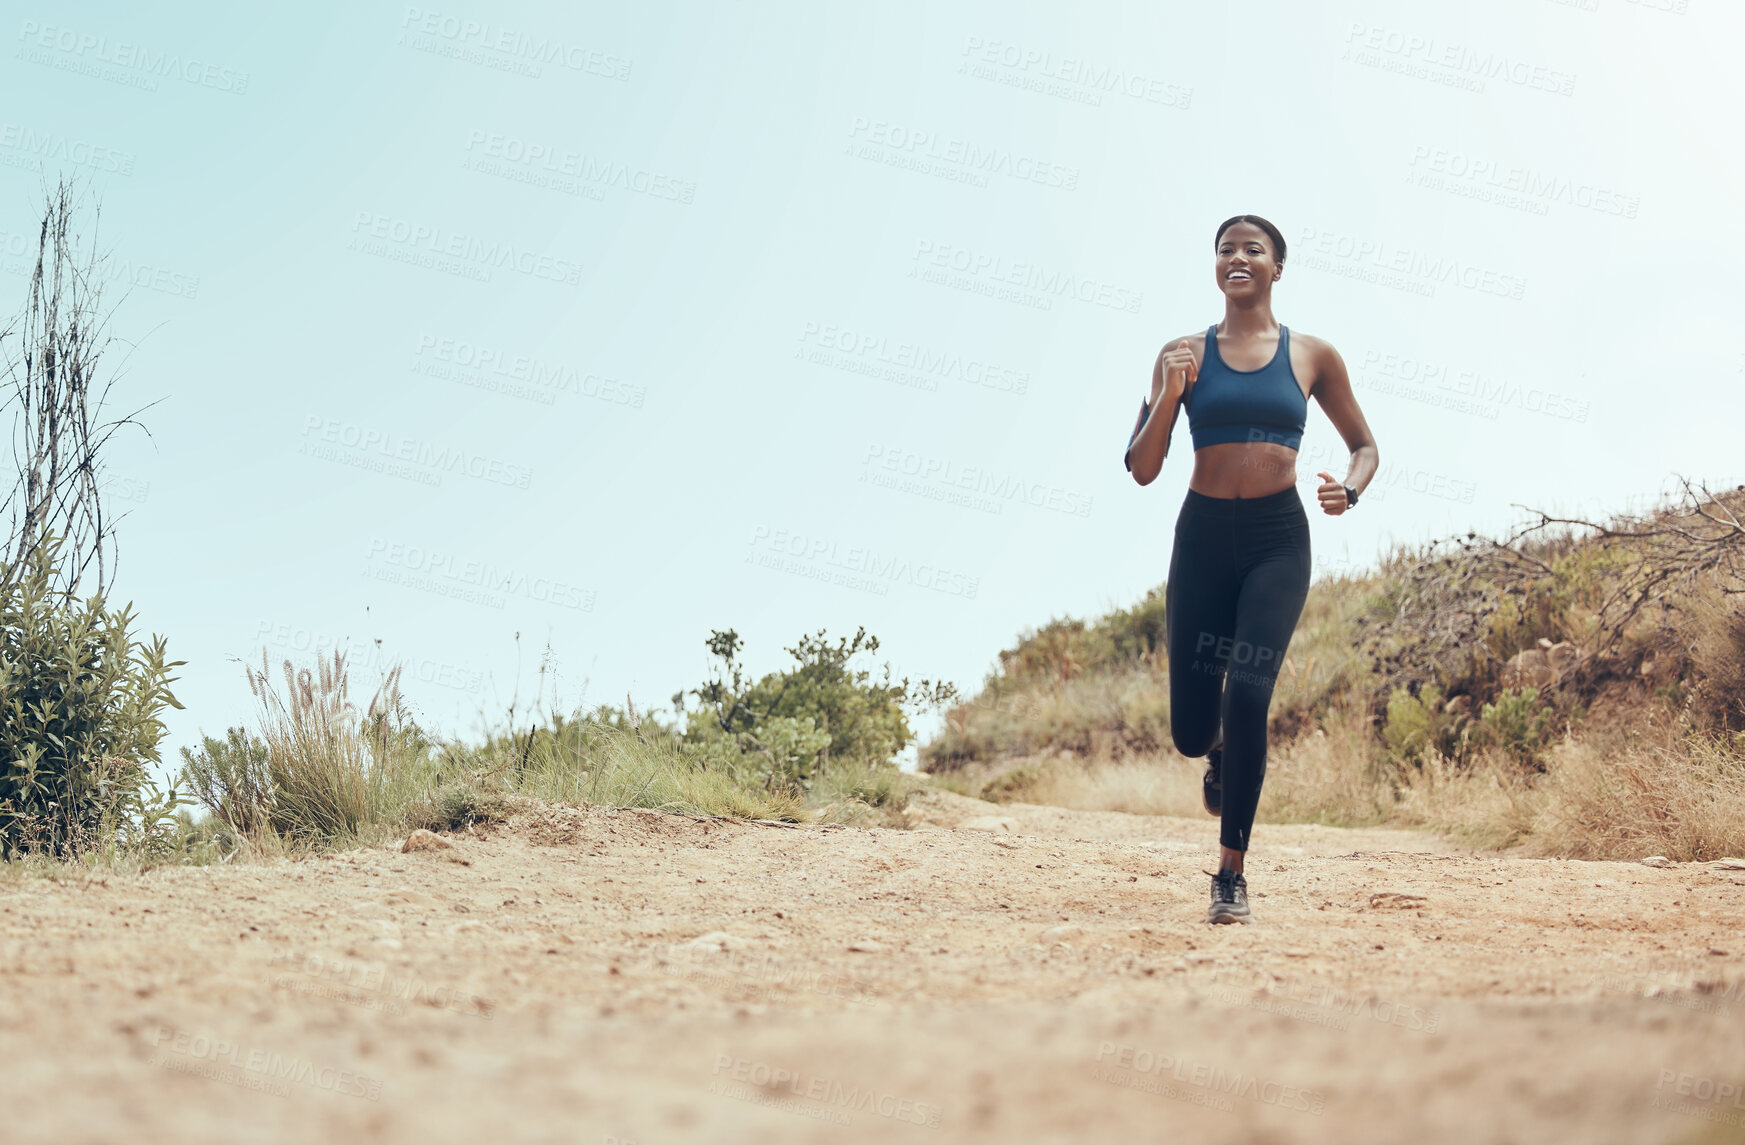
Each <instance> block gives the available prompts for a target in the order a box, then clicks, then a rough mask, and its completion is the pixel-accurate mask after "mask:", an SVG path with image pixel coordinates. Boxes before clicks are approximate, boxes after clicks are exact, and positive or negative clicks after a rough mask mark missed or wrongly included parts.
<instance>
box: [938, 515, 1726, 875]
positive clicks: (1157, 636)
mask: <svg viewBox="0 0 1745 1145" xmlns="http://www.w3.org/2000/svg"><path fill="white" fill-rule="evenodd" d="M1742 513H1745V487H1740V488H1737V489H1733V490H1729V491H1726V492H1724V493H1721V494H1711V493H1710V492H1709V491H1708V490H1706V489H1703V488H1700V487H1692V486H1690V485H1688V484H1687V485H1686V486H1685V487H1684V492H1683V495H1682V496H1681V497H1680V498H1679V499H1678V500H1677V501H1676V502H1674V503H1668V504H1664V505H1662V506H1660V507H1658V508H1656V509H1655V510H1653V511H1650V512H1648V513H1645V514H1634V515H1632V514H1619V515H1617V516H1615V517H1613V518H1611V519H1610V520H1607V521H1601V522H1584V521H1576V520H1569V519H1559V518H1552V517H1549V516H1546V515H1543V514H1536V515H1535V519H1534V520H1532V521H1531V522H1530V523H1528V524H1525V525H1523V526H1522V527H1521V528H1519V529H1517V530H1516V531H1515V532H1514V533H1512V534H1511V535H1509V536H1507V537H1502V538H1487V537H1480V536H1477V535H1475V534H1468V535H1466V536H1463V537H1454V538H1447V539H1444V540H1441V541H1438V542H1435V543H1432V544H1429V545H1425V546H1420V547H1399V548H1396V549H1395V550H1394V551H1393V552H1391V553H1389V554H1387V555H1386V556H1385V557H1384V559H1382V560H1381V561H1380V563H1379V564H1378V566H1377V568H1376V569H1375V570H1374V571H1373V572H1370V573H1367V574H1364V575H1356V576H1341V577H1334V578H1330V579H1325V580H1322V581H1319V582H1317V583H1316V584H1314V585H1313V586H1312V587H1311V589H1310V592H1309V598H1308V601H1307V604H1306V605H1305V607H1304V611H1303V616H1302V620H1301V621H1300V623H1299V625H1298V628H1297V631H1296V634H1295V636H1294V637H1293V639H1292V642H1291V646H1290V650H1289V654H1288V657H1287V660H1286V664H1285V668H1284V671H1283V674H1282V675H1281V677H1280V679H1279V683H1278V687H1277V690H1276V692H1275V694H1274V700H1273V709H1272V712H1273V714H1272V721H1271V726H1272V736H1273V739H1272V744H1273V747H1272V750H1271V753H1270V756H1269V763H1268V779H1267V787H1266V790H1265V792H1264V794H1263V797H1262V802H1261V817H1262V819H1263V820H1267V819H1270V820H1272V821H1284V820H1299V821H1300V820H1309V821H1318V822H1329V823H1345V824H1352V823H1379V822H1396V823H1403V824H1418V825H1424V826H1431V827H1436V828H1439V829H1442V830H1445V831H1449V832H1452V833H1455V834H1457V835H1462V836H1465V837H1467V838H1469V839H1471V840H1473V841H1475V842H1481V843H1485V844H1490V845H1498V846H1502V845H1515V844H1518V845H1522V846H1524V847H1525V848H1527V849H1529V850H1533V851H1537V852H1540V853H1548V854H1560V855H1568V856H1586V857H1598V856H1602V855H1603V856H1610V857H1628V858H1636V857H1641V856H1643V855H1647V854H1665V855H1667V856H1668V857H1671V858H1704V857H1713V856H1716V855H1719V854H1722V853H1729V854H1739V853H1742V852H1745V576H1742V575H1741V574H1742V573H1745V559H1742V557H1745V526H1742V525H1741V521H1740V518H1741V515H1742ZM1163 640H1164V616H1163V594H1162V590H1161V588H1159V589H1154V590H1152V591H1151V592H1149V593H1147V594H1146V597H1145V599H1144V600H1142V601H1140V602H1138V603H1137V604H1135V605H1134V606H1133V607H1131V608H1127V609H1120V610H1117V611H1115V612H1112V613H1110V614H1108V615H1106V616H1103V617H1099V618H1097V619H1094V620H1089V621H1086V620H1074V619H1070V618H1068V619H1056V620H1052V621H1050V622H1049V623H1048V624H1046V625H1044V626H1042V627H1041V628H1039V629H1037V630H1035V631H1031V632H1027V633H1025V634H1023V635H1022V637H1021V638H1020V639H1019V641H1018V642H1017V644H1016V645H1015V646H1014V647H1012V648H1010V649H1006V650H1004V651H1002V652H1001V653H1000V656H999V664H998V667H997V668H996V669H995V670H994V671H993V672H991V673H990V674H989V676H988V678H987V679H986V681H985V682H984V684H983V687H982V689H981V691H980V692H979V693H978V694H977V695H976V696H974V697H973V698H971V699H969V700H967V701H965V702H963V703H961V704H959V705H957V706H955V707H953V708H951V709H950V710H949V712H948V715H947V720H946V726H945V729H944V730H943V732H942V733H941V734H940V735H939V736H938V737H937V738H935V739H934V740H933V741H932V742H931V743H929V744H927V745H926V746H925V747H924V748H923V750H922V760H923V765H924V766H925V767H926V769H927V770H928V771H929V772H930V773H932V774H933V776H934V777H935V781H936V782H938V783H940V784H941V785H944V786H948V787H951V788H953V789H956V790H959V791H963V792H966V793H975V794H981V795H983V796H984V797H987V798H991V799H997V800H998V799H1008V800H1009V799H1025V800H1031V801H1047V802H1057V803H1062V804H1065V805H1069V806H1079V807H1107V808H1111V809H1122V810H1135V811H1154V812H1171V813H1180V814H1200V813H1202V812H1200V811H1199V809H1198V774H1199V769H1200V763H1199V761H1197V760H1195V761H1189V760H1185V759H1183V758H1182V757H1181V756H1179V755H1177V754H1176V753H1175V752H1174V750H1173V748H1172V747H1171V743H1170V736H1169V701H1168V679H1167V663H1166V659H1165V655H1164V651H1163Z"/></svg>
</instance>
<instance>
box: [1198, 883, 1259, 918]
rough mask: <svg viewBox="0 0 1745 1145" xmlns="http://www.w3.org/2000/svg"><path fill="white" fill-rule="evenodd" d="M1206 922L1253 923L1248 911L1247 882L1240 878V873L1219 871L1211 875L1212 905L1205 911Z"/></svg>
mask: <svg viewBox="0 0 1745 1145" xmlns="http://www.w3.org/2000/svg"><path fill="white" fill-rule="evenodd" d="M1208 873H1210V872H1208ZM1206 921H1207V922H1253V921H1254V917H1253V916H1252V915H1251V914H1250V913H1249V911H1248V880H1247V879H1245V878H1243V877H1242V872H1240V871H1219V872H1218V873H1217V874H1215V875H1212V905H1211V907H1210V908H1208V909H1207V911H1206Z"/></svg>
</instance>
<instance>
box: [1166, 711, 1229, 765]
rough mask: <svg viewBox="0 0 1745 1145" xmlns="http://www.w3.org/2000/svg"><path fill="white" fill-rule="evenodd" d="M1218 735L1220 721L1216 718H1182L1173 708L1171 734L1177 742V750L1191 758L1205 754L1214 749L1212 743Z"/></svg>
mask: <svg viewBox="0 0 1745 1145" xmlns="http://www.w3.org/2000/svg"><path fill="white" fill-rule="evenodd" d="M1217 735H1218V721H1217V720H1216V719H1215V718H1214V719H1181V718H1178V717H1177V716H1176V715H1175V712H1174V711H1173V710H1172V711H1171V712H1170V717H1169V736H1170V739H1171V740H1172V741H1174V743H1175V749H1176V751H1178V752H1180V753H1181V754H1183V755H1185V756H1188V757H1190V758H1192V757H1195V756H1201V755H1205V754H1206V753H1207V752H1209V751H1211V750H1212V744H1213V743H1214V742H1215V741H1216V739H1217Z"/></svg>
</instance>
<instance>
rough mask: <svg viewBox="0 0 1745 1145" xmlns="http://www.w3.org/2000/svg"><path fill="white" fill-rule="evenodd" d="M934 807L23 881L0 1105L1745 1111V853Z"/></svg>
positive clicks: (381, 1130)
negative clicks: (1235, 908) (1699, 859)
mask: <svg viewBox="0 0 1745 1145" xmlns="http://www.w3.org/2000/svg"><path fill="white" fill-rule="evenodd" d="M916 810H917V815H916V819H917V827H916V829H914V830H908V831H900V830H856V829H845V828H817V827H805V828H781V827H774V826H762V825H754V824H743V823H724V822H719V821H710V822H705V821H698V820H692V819H688V818H684V817H680V816H672V815H660V814H654V813H648V812H636V811H617V812H613V811H605V810H598V809H588V810H579V811H578V810H571V809H547V810H543V811H540V812H538V813H536V814H531V815H523V816H521V817H520V818H518V819H517V821H515V822H514V823H512V824H510V825H507V826H500V827H497V828H495V829H493V831H492V832H491V833H490V834H489V835H488V836H485V837H473V838H467V837H462V838H461V839H460V840H459V841H458V842H457V843H456V844H455V845H454V846H453V847H452V848H451V849H449V850H442V851H429V852H418V853H411V854H402V853H399V852H398V851H387V850H368V851H354V852H349V853H346V854H343V855H340V856H333V857H328V858H323V859H312V860H306V861H302V862H294V863H293V862H282V863H275V864H266V865H251V866H222V867H215V868H206V869H177V870H164V871H157V872H153V873H150V874H148V875H145V876H142V877H128V876H119V875H107V876H99V877H98V878H97V879H95V880H94V881H91V882H86V881H83V880H80V879H72V880H61V881H51V880H48V879H43V878H40V877H36V876H18V875H14V876H11V877H9V878H7V879H6V880H4V881H0V1053H4V1060H5V1062H6V1068H5V1069H4V1070H3V1071H0V1093H3V1094H4V1096H5V1097H6V1098H7V1099H8V1100H7V1102H6V1110H7V1113H6V1116H5V1123H4V1124H5V1129H4V1131H3V1132H0V1138H3V1139H5V1140H6V1141H11V1142H25V1141H30V1142H36V1141H42V1142H48V1141H53V1142H56V1143H57V1145H62V1143H74V1142H85V1141H114V1142H127V1143H129V1145H137V1143H139V1142H157V1141H176V1142H206V1141H212V1142H226V1143H228V1142H237V1141H262V1142H280V1141H283V1142H297V1143H298V1145H306V1143H308V1142H311V1141H322V1142H326V1141H383V1142H447V1141H466V1142H470V1143H477V1142H481V1141H499V1140H501V1141H531V1142H552V1143H557V1142H566V1143H569V1142H582V1143H595V1142H598V1143H604V1145H609V1143H611V1142H614V1141H616V1142H620V1143H626V1142H637V1143H640V1145H661V1143H664V1142H759V1143H762V1142H788V1141H795V1142H800V1141H805V1142H815V1141H849V1140H852V1141H880V1142H883V1141H917V1142H926V1141H987V1142H1002V1143H1004V1142H1030V1141H1062V1142H1065V1141H1073V1142H1084V1141H1116V1140H1120V1141H1149V1140H1171V1141H1174V1140H1181V1141H1206V1142H1226V1141H1232V1142H1233V1141H1251V1142H1287V1141H1306V1142H1327V1143H1329V1145H1331V1143H1334V1142H1338V1143H1341V1145H1343V1143H1346V1142H1352V1141H1377V1142H1401V1141H1411V1142H1414V1143H1425V1142H1442V1141H1447V1142H1461V1143H1462V1145H1470V1143H1474V1142H1490V1141H1498V1142H1501V1141H1557V1142H1566V1141H1567V1142H1576V1141H1579V1142H1585V1143H1593V1142H1614V1141H1616V1142H1625V1141H1628V1142H1654V1143H1660V1142H1670V1141H1682V1140H1692V1139H1702V1140H1745V1129H1741V1128H1725V1126H1727V1125H1728V1124H1729V1123H1739V1124H1742V1125H1745V1096H1738V1095H1737V1089H1736V1087H1739V1086H1740V1085H1741V1084H1742V1083H1745V870H1729V869H1725V868H1724V867H1721V866H1719V865H1715V864H1709V865H1702V864H1690V865H1683V866H1673V867H1665V868H1656V867H1650V866H1645V865H1642V864H1636V863H1590V862H1557V861H1541V860H1525V859H1512V858H1498V857H1495V856H1491V855H1479V854H1470V853H1465V852H1462V851H1461V850H1459V849H1458V848H1454V847H1450V846H1447V845H1445V844H1441V843H1438V842H1437V841H1435V840H1433V839H1430V838H1428V837H1426V836H1421V835H1416V834H1410V833H1406V832H1398V831H1384V830H1340V829H1335V828H1324V827H1303V826H1268V825H1262V826H1261V827H1260V829H1258V830H1257V831H1256V842H1255V846H1256V850H1255V852H1254V855H1253V860H1252V862H1251V863H1250V868H1249V883H1250V893H1251V897H1252V902H1253V906H1254V910H1255V914H1256V917H1257V923H1256V924H1255V925H1253V926H1227V927H1209V926H1206V925H1205V924H1204V922H1203V921H1202V919H1203V917H1204V910H1205V898H1206V893H1207V883H1208V881H1209V880H1208V879H1207V878H1206V877H1205V876H1204V875H1202V874H1201V873H1200V872H1201V868H1202V867H1204V866H1206V865H1207V863H1208V862H1209V858H1210V856H1211V855H1212V854H1213V853H1214V852H1213V845H1214V843H1215V839H1216V834H1215V832H1216V824H1215V823H1214V822H1213V821H1212V820H1210V819H1206V820H1187V819H1169V818H1157V817H1138V816H1129V815H1120V814H1108V813H1084V812H1070V811H1062V810H1059V809H1055V808H1044V807H1027V806H1022V805H1006V806H1001V807H994V806H993V805H990V804H987V803H982V802H979V801H974V800H967V799H961V798H958V797H955V796H950V795H945V794H940V793H933V794H929V795H928V796H926V797H925V798H924V799H922V800H921V801H920V803H919V804H918V805H917V809H916ZM1002 820H1004V821H1003V822H1002ZM966 824H967V825H966ZM1681 1091H1683V1092H1682V1093H1681ZM1717 1130H1719V1132H1720V1134H1721V1135H1720V1136H1716V1137H1713V1138H1709V1137H1704V1136H1702V1135H1703V1134H1705V1133H1711V1132H1716V1131H1717Z"/></svg>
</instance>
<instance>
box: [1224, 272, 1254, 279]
mask: <svg viewBox="0 0 1745 1145" xmlns="http://www.w3.org/2000/svg"><path fill="white" fill-rule="evenodd" d="M1224 277H1225V278H1227V279H1229V278H1248V277H1249V274H1248V272H1247V271H1246V270H1233V271H1231V272H1230V273H1229V274H1226V275H1225V276H1224Z"/></svg>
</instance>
